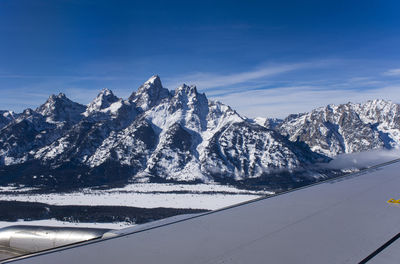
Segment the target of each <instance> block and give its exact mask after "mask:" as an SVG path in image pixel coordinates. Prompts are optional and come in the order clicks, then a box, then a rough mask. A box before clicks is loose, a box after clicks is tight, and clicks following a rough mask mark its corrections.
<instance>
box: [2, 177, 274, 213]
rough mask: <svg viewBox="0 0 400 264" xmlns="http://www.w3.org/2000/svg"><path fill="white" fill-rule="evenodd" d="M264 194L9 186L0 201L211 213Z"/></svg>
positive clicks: (166, 187) (227, 189) (225, 189)
mask: <svg viewBox="0 0 400 264" xmlns="http://www.w3.org/2000/svg"><path fill="white" fill-rule="evenodd" d="M268 194H272V192H268V191H248V190H242V189H237V188H235V187H231V186H224V185H211V184H193V185H185V184H154V183H150V184H149V183H146V184H130V185H127V186H125V187H123V188H114V189H108V190H94V189H83V190H81V191H77V192H69V193H50V194H40V193H34V192H33V193H30V192H26V189H23V192H21V191H19V190H18V189H15V188H13V187H3V188H2V189H0V200H3V201H23V202H40V203H46V204H51V205H89V206H95V205H96V206H99V205H106V206H131V207H142V208H157V207H168V208H192V209H207V210H215V209H219V208H223V207H226V206H230V205H233V204H236V203H241V202H244V201H248V200H252V199H255V198H258V197H260V196H263V195H268Z"/></svg>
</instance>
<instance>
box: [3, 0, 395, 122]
mask: <svg viewBox="0 0 400 264" xmlns="http://www.w3.org/2000/svg"><path fill="white" fill-rule="evenodd" d="M399 10H400V2H399V1H395V0H393V1H391V0H385V1H382V0H376V1H368V0H364V1H340V0H336V1H330V0H325V1H304V0H303V1H300V0H299V1H285V0H282V1H232V0H231V1H154V0H153V1H119V0H114V1H102V0H97V1H83V0H76V1H75V0H68V1H67V0H65V1H64V0H35V1H32V0H1V1H0V34H1V36H2V37H1V41H0V109H10V110H14V111H17V112H19V111H21V110H22V109H24V108H27V107H33V108H34V107H36V106H38V105H39V104H41V103H43V102H44V101H45V100H46V98H47V97H48V96H49V95H50V94H52V93H59V92H64V93H66V94H67V96H68V97H70V98H71V99H73V100H76V101H78V102H80V103H84V104H86V103H88V102H90V101H91V100H92V99H93V98H94V97H95V96H96V94H97V93H98V92H99V91H100V90H101V89H102V88H104V87H107V88H109V89H111V90H113V91H114V93H115V94H116V95H118V96H120V97H127V96H128V95H129V94H130V93H131V92H132V91H134V90H136V89H137V87H138V86H139V85H140V84H141V83H143V82H144V81H145V80H146V79H147V78H149V77H150V76H151V75H153V74H159V75H160V77H161V79H162V81H163V83H164V86H166V87H167V88H169V89H174V88H176V87H177V86H178V85H179V84H181V83H183V82H185V83H188V84H196V85H197V87H198V89H199V90H200V91H202V92H205V93H206V94H207V96H208V97H209V98H211V99H217V100H220V101H222V102H224V103H226V104H229V105H231V106H232V107H234V108H235V109H237V110H238V112H239V113H242V114H244V115H247V116H249V117H254V116H268V117H283V116H285V115H287V114H289V113H295V112H302V111H308V110H311V109H312V108H314V107H317V106H323V105H325V104H328V103H336V104H337V103H345V102H348V101H353V102H362V101H365V100H368V99H374V98H384V99H391V100H393V101H395V102H398V103H399V102H400V51H399V47H400V16H399V15H398V11H399Z"/></svg>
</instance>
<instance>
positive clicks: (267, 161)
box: [0, 76, 399, 188]
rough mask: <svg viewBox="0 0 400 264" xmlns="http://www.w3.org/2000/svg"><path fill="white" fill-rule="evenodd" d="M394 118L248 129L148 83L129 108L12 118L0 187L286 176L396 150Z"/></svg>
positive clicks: (325, 112)
mask: <svg viewBox="0 0 400 264" xmlns="http://www.w3.org/2000/svg"><path fill="white" fill-rule="evenodd" d="M4 113H5V112H4ZM9 115H10V114H7V116H9ZM398 116H399V108H398V106H396V105H395V104H391V103H388V102H385V101H376V102H370V103H367V104H365V105H356V104H346V105H341V106H328V107H326V108H321V109H316V110H314V111H313V112H311V113H308V114H299V115H293V116H290V117H288V118H286V119H285V120H284V121H282V120H275V119H256V120H250V119H246V118H243V117H242V116H240V115H239V114H238V113H237V112H236V111H234V110H233V109H232V108H230V107H229V106H227V105H224V104H223V103H221V102H217V101H212V100H209V99H207V97H206V95H205V94H203V93H199V92H198V91H197V88H196V87H195V86H188V85H185V84H183V85H181V86H179V87H178V88H176V89H175V90H173V91H169V90H168V89H166V88H164V87H163V86H162V83H161V80H160V78H159V77H158V76H153V77H151V78H150V79H149V80H147V81H146V82H145V83H144V84H143V85H142V86H140V87H139V89H138V91H137V92H134V93H132V95H131V96H130V97H129V99H127V100H124V99H121V98H118V97H117V96H115V95H114V94H113V93H112V91H110V90H108V89H103V90H102V91H101V92H100V93H99V95H98V96H97V97H96V98H95V99H94V100H93V101H92V102H91V103H90V104H88V105H87V106H83V105H80V104H78V103H75V102H73V101H71V100H70V99H68V98H67V97H66V96H65V95H64V94H59V95H57V96H56V95H52V96H50V98H49V99H48V100H47V101H46V102H45V103H44V104H43V105H41V106H40V107H38V108H37V109H36V110H31V109H27V110H25V111H24V112H23V113H21V114H18V115H15V114H13V117H14V118H11V117H10V119H9V121H5V123H6V124H5V126H4V127H3V128H2V129H1V130H0V183H3V184H6V183H10V182H17V183H24V184H29V185H40V186H50V187H51V186H54V185H55V186H69V185H71V186H75V187H77V186H90V185H104V184H107V185H109V184H116V183H121V182H125V183H126V182H129V181H139V182H142V181H155V182H158V181H184V182H193V181H198V182H212V181H225V180H229V181H242V180H245V179H256V178H265V177H266V176H268V175H270V174H271V173H279V172H282V171H285V172H288V173H289V174H290V173H291V172H294V171H296V170H299V169H301V168H309V167H310V166H311V165H312V164H313V163H315V162H321V161H327V160H329V159H328V158H327V157H326V156H334V155H336V154H338V153H343V152H356V151H361V150H365V149H373V148H378V147H381V146H386V147H388V146H389V147H390V146H395V145H396V144H398V141H396V140H395V139H394V138H395V137H396V135H398V134H396V133H399V129H398V127H399V122H398ZM281 133H282V134H283V135H282V134H281ZM286 136H287V137H286ZM384 136H386V137H384ZM383 138H384V140H383ZM302 142H305V143H306V144H304V143H302ZM310 148H311V149H312V150H314V151H315V152H313V151H311V150H310ZM321 154H323V155H321ZM324 155H326V156H324ZM289 174H288V175H289ZM285 177H286V178H285V179H286V180H285V182H286V183H287V182H290V181H297V180H296V179H295V178H293V177H292V176H290V175H289V176H285ZM312 177H313V176H311V178H312ZM267 178H268V177H267ZM268 179H269V178H268ZM270 181H273V178H271V179H270ZM288 186H292V185H291V184H288ZM50 187H49V188H50ZM278 187H279V186H278Z"/></svg>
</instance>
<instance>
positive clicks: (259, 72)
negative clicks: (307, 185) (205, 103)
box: [166, 63, 321, 90]
mask: <svg viewBox="0 0 400 264" xmlns="http://www.w3.org/2000/svg"><path fill="white" fill-rule="evenodd" d="M316 66H317V63H294V64H285V65H276V66H266V67H259V68H257V69H254V70H252V71H245V72H239V73H232V74H213V73H194V74H190V75H185V76H177V77H175V78H170V79H166V81H167V82H166V83H167V86H168V87H176V86H178V85H179V84H182V83H183V82H184V83H188V84H195V85H196V86H197V87H198V88H200V89H201V90H209V89H211V88H216V87H228V86H233V85H237V84H242V83H246V82H250V81H254V80H259V79H262V78H266V77H271V76H275V75H278V74H282V73H287V72H291V71H295V70H299V69H304V68H307V67H316ZM319 66H321V63H319Z"/></svg>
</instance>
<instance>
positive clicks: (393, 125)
mask: <svg viewBox="0 0 400 264" xmlns="http://www.w3.org/2000/svg"><path fill="white" fill-rule="evenodd" d="M399 128H400V107H399V105H398V104H395V103H393V102H390V101H384V100H373V101H368V102H366V103H364V104H353V103H347V104H342V105H328V106H326V107H322V108H318V109H315V110H313V111H311V112H309V113H303V114H298V115H291V116H289V117H287V118H286V119H285V120H284V121H283V122H282V123H281V124H280V125H278V126H277V127H276V129H277V131H279V132H280V133H282V134H283V135H287V136H288V137H289V139H290V140H291V141H302V142H305V143H306V144H307V145H308V146H310V148H311V149H312V150H313V151H315V152H318V153H321V154H324V155H327V156H330V157H333V156H335V155H338V154H341V153H353V152H360V151H364V150H370V149H378V148H387V149H390V148H393V147H398V146H399V145H400V134H399V133H400V129H399Z"/></svg>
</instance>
